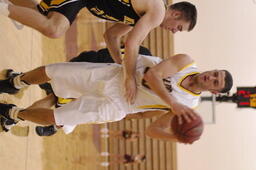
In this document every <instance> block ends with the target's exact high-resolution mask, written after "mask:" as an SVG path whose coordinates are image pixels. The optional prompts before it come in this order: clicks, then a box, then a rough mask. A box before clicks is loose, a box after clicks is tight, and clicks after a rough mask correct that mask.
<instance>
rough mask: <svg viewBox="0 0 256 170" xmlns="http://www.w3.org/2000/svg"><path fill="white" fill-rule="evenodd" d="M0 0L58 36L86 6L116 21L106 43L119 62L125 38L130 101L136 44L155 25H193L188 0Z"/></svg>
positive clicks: (3, 8) (11, 13) (4, 8)
mask: <svg viewBox="0 0 256 170" xmlns="http://www.w3.org/2000/svg"><path fill="white" fill-rule="evenodd" d="M3 1H4V0H2V1H1V2H0V14H2V15H5V16H8V17H9V18H11V19H13V20H16V21H18V22H20V23H22V24H24V25H27V26H29V27H32V28H34V29H36V30H38V31H39V32H41V33H42V34H44V35H45V36H48V37H51V38H58V37H60V36H61V35H63V34H64V33H65V32H66V31H67V29H68V28H69V27H70V25H71V24H72V22H73V21H74V19H75V17H76V15H77V14H78V12H79V11H80V9H82V8H84V7H86V8H87V9H88V10H89V11H90V12H91V13H92V14H93V15H95V16H97V17H99V18H102V19H106V20H110V21H113V22H116V24H114V25H113V26H112V27H110V28H109V29H108V30H107V31H106V33H105V34H104V37H105V41H106V43H107V47H108V49H109V51H110V54H111V56H112V57H113V59H114V61H115V62H116V63H121V62H122V60H121V58H120V52H119V48H120V38H121V37H122V36H124V35H125V34H127V33H128V32H129V34H128V36H127V39H126V42H125V48H126V49H125V51H126V53H125V57H124V61H123V64H124V68H125V69H124V73H125V81H124V86H125V94H124V95H125V98H126V99H127V101H128V102H129V103H133V102H134V100H135V97H136V92H137V88H136V80H135V77H134V74H135V66H136V58H137V56H138V50H139V45H140V44H141V43H142V41H143V40H144V39H145V37H146V36H147V35H148V33H149V32H150V31H151V30H152V29H154V28H155V27H157V26H160V27H162V28H163V29H166V30H169V31H171V32H173V33H175V32H177V31H190V30H192V29H193V28H194V26H195V25H196V18H197V11H196V8H195V6H194V5H192V4H191V3H189V2H179V3H176V4H173V5H170V6H166V4H165V3H164V1H163V0H57V1H56V0H42V1H41V2H40V3H39V4H38V5H37V4H36V3H34V2H32V1H33V0H30V1H31V2H30V3H29V2H28V1H26V0H10V1H13V2H12V3H13V4H10V3H6V2H3ZM6 1H8V0H6Z"/></svg>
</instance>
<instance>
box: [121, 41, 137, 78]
mask: <svg viewBox="0 0 256 170" xmlns="http://www.w3.org/2000/svg"><path fill="white" fill-rule="evenodd" d="M138 53H139V44H133V45H131V44H130V43H125V55H124V59H123V64H124V69H125V70H124V71H125V76H126V77H128V78H134V77H135V73H136V62H137V58H138Z"/></svg>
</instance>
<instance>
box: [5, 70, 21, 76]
mask: <svg viewBox="0 0 256 170" xmlns="http://www.w3.org/2000/svg"><path fill="white" fill-rule="evenodd" d="M20 74H23V73H22V72H16V71H14V70H13V69H7V70H6V74H5V76H6V78H13V77H15V76H18V75H20Z"/></svg>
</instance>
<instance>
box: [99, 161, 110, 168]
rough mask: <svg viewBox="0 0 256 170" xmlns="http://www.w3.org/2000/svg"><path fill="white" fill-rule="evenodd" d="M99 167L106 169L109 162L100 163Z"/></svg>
mask: <svg viewBox="0 0 256 170" xmlns="http://www.w3.org/2000/svg"><path fill="white" fill-rule="evenodd" d="M100 165H101V166H105V167H106V166H109V162H101V163H100Z"/></svg>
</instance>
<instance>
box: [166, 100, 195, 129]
mask: <svg viewBox="0 0 256 170" xmlns="http://www.w3.org/2000/svg"><path fill="white" fill-rule="evenodd" d="M171 110H172V113H174V114H175V115H177V116H178V121H179V124H182V123H183V119H182V117H183V118H184V120H185V121H186V122H190V121H191V120H193V119H196V116H197V114H196V112H195V111H194V110H193V109H191V108H189V107H187V106H185V105H183V104H180V103H177V102H175V103H173V104H172V105H171Z"/></svg>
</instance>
